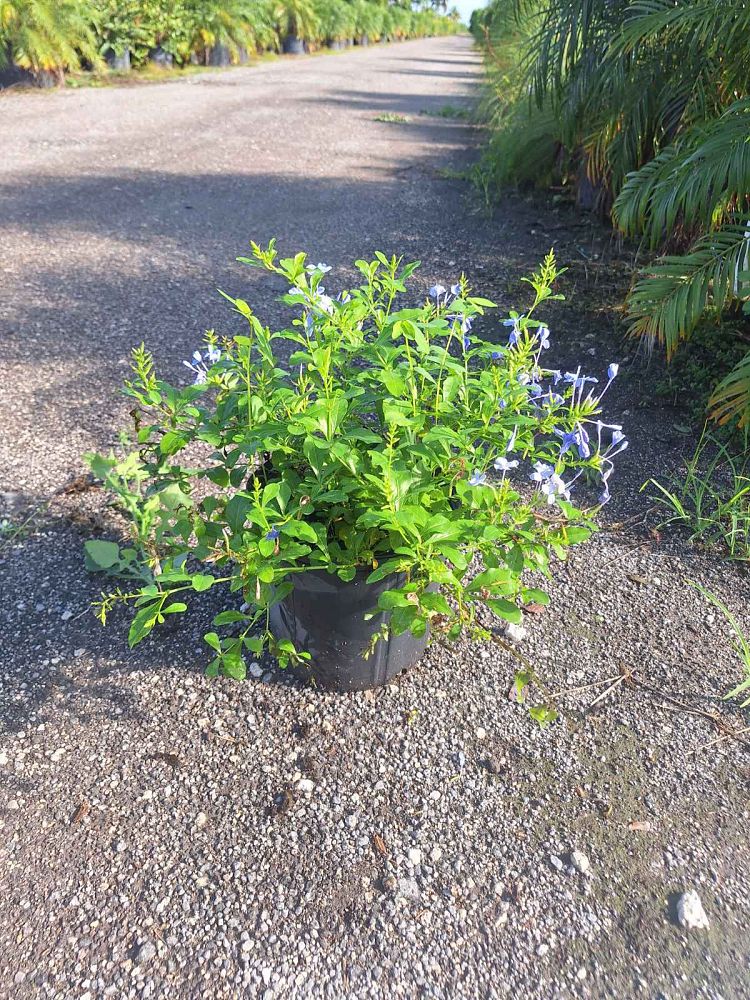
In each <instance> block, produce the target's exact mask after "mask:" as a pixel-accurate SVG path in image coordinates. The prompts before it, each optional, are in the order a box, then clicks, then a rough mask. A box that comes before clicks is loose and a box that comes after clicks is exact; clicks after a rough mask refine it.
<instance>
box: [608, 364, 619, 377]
mask: <svg viewBox="0 0 750 1000" xmlns="http://www.w3.org/2000/svg"><path fill="white" fill-rule="evenodd" d="M619 370H620V366H619V365H618V364H616V363H615V362H614V361H613V362H612V364H611V365H610V366H609V367H608V368H607V378H608V379H609V381H610V382H611V381H612V379H613V378H617V373H618V372H619Z"/></svg>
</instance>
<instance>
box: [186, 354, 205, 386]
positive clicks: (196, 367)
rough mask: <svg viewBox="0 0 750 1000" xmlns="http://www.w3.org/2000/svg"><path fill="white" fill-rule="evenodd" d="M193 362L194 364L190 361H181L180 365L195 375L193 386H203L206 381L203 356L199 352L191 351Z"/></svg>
mask: <svg viewBox="0 0 750 1000" xmlns="http://www.w3.org/2000/svg"><path fill="white" fill-rule="evenodd" d="M193 360H194V361H195V364H193V362H192V361H183V362H182V363H183V365H185V367H186V368H189V369H190V371H191V372H193V373H194V374H195V381H194V382H193V385H205V384H206V382H207V381H208V378H207V376H208V370H207V368H206V366H205V365H204V364H203V356H202V355H201V352H200V351H193Z"/></svg>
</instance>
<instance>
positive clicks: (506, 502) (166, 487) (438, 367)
mask: <svg viewBox="0 0 750 1000" xmlns="http://www.w3.org/2000/svg"><path fill="white" fill-rule="evenodd" d="M375 257H376V259H375V260H373V261H365V260H359V261H357V262H356V267H357V269H358V271H359V272H360V274H361V276H362V282H361V284H360V285H359V287H356V288H352V289H350V290H348V291H344V292H342V293H341V294H339V295H338V296H337V297H335V298H333V297H331V296H330V295H329V294H328V293H327V292H326V290H325V288H324V285H323V282H324V276H325V273H326V272H327V271H329V270H330V268H328V267H326V266H325V265H323V264H316V265H313V264H308V263H307V262H306V258H305V255H304V254H298V255H297V256H296V257H293V258H289V259H284V260H278V259H277V253H276V250H275V246H274V243H273V242H271V244H269V246H268V247H267V248H265V249H263V248H261V247H260V246H257V245H256V244H252V256H251V257H250V258H240V260H241V261H243V262H244V263H247V264H251V265H253V266H256V267H260V268H264V269H265V270H266V271H269V272H271V273H272V274H275V275H278V277H279V278H280V279H283V281H284V282H285V283H286V284H288V285H289V286H290V287H289V290H288V292H287V293H286V294H285V295H283V296H282V301H283V302H284V303H286V305H288V306H290V307H291V309H292V311H293V314H294V318H293V319H292V320H291V324H290V326H289V327H288V328H286V329H282V330H279V331H277V332H273V333H272V332H271V331H270V330H269V329H268V327H266V326H264V325H263V323H262V322H261V320H260V319H259V318H258V317H257V316H256V315H255V313H254V311H253V310H252V308H251V307H250V305H248V303H247V302H245V301H244V300H242V299H235V298H230V297H229V296H226V297H227V298H229V301H230V302H232V303H233V305H234V308H235V309H236V311H237V313H239V315H240V316H241V317H242V318H243V319H244V321H245V322H246V330H245V331H244V332H243V333H241V334H238V335H236V336H231V337H226V338H219V337H218V336H217V335H216V334H215V333H214V332H209V333H208V334H207V335H206V342H205V345H204V347H203V348H202V349H201V350H196V352H195V353H194V355H193V358H192V360H190V361H188V362H185V364H186V365H187V367H188V368H189V369H190V371H191V380H190V384H188V385H185V386H183V387H175V386H173V385H170V384H168V383H167V382H165V381H163V380H162V379H160V378H158V377H157V375H156V373H155V371H154V365H153V362H152V359H151V356H150V355H149V354H148V353H147V351H146V350H145V348H144V347H143V346H141V347H139V348H137V349H136V350H135V351H134V352H133V372H134V375H133V378H132V379H131V380H130V381H128V382H126V385H125V393H126V395H127V396H129V397H130V398H131V399H132V401H133V402H134V404H135V405H134V409H133V410H132V416H133V419H134V428H133V431H132V434H131V435H130V438H129V440H130V442H131V448H130V451H129V452H128V453H127V455H126V456H125V457H124V458H122V457H116V456H115V455H110V456H109V457H106V456H102V455H92V456H88V458H89V461H90V464H91V468H92V469H93V471H94V473H95V474H96V475H97V476H99V477H100V478H101V479H102V480H104V482H105V484H106V486H107V487H108V488H110V489H111V490H112V491H113V493H114V495H115V501H116V503H117V504H118V505H119V507H120V509H121V510H122V511H123V513H125V515H126V516H127V517H128V518H129V521H130V524H131V526H132V537H131V540H130V542H129V543H128V544H127V545H124V546H118V545H117V544H115V543H114V542H106V541H102V540H96V541H90V542H89V543H88V544H87V558H88V563H89V566H90V568H92V569H103V570H106V571H108V572H110V573H112V574H115V575H118V574H119V575H121V576H124V577H126V578H129V579H130V580H132V581H134V583H135V586H134V587H133V588H131V589H128V590H123V589H122V588H120V589H117V590H115V591H114V592H112V593H107V594H103V595H102V599H101V602H100V603H99V606H98V607H99V614H100V617H101V620H102V622H105V621H106V619H107V615H108V613H109V612H110V610H111V609H112V608H113V607H114V605H116V604H118V603H120V602H125V603H132V604H133V605H134V606H135V609H136V613H135V617H134V619H133V621H132V625H131V626H130V634H129V641H130V644H131V646H133V645H135V644H136V643H138V642H140V641H141V640H142V639H143V638H144V637H145V636H147V635H148V634H149V632H151V630H152V629H153V628H154V626H156V625H157V624H159V623H161V622H163V621H164V620H165V619H166V618H167V616H170V615H178V614H180V613H182V612H184V611H185V610H186V606H187V605H186V599H187V597H188V596H189V595H190V594H191V593H192V592H195V591H205V590H208V589H209V588H211V587H216V586H219V585H221V584H224V585H228V588H229V591H230V592H233V593H236V594H237V597H236V598H235V600H234V601H233V605H234V606H233V607H232V608H230V609H228V610H226V611H223V612H222V613H221V614H219V615H218V616H217V617H216V618H215V619H214V628H215V629H216V631H211V632H209V633H208V634H207V635H206V636H205V639H206V642H207V643H208V645H209V646H210V647H211V649H212V650H213V652H214V654H215V655H214V658H213V659H212V661H211V663H210V665H209V666H208V672H209V674H219V673H222V674H226V675H229V676H230V677H234V678H238V679H241V678H243V677H244V676H245V657H246V655H247V654H248V653H250V654H254V655H258V654H259V653H261V652H262V651H263V649H265V648H267V649H268V650H269V651H270V652H271V653H272V654H273V655H274V656H276V657H277V658H278V659H279V661H280V663H281V665H282V666H286V665H288V664H290V663H294V664H299V663H304V661H305V659H306V658H309V654H307V653H306V651H305V650H302V649H296V648H295V647H294V645H293V644H292V643H291V642H290V641H289V640H288V639H285V640H281V641H279V640H277V639H276V638H275V637H274V635H273V634H272V633H271V630H270V628H269V608H270V607H271V606H272V605H273V603H274V602H278V601H280V600H282V599H283V598H284V597H285V596H286V595H287V594H289V592H290V590H291V589H292V586H293V579H294V576H295V574H298V573H301V572H304V571H307V570H310V569H317V570H324V571H326V572H328V573H331V574H336V575H337V576H338V577H339V578H341V579H342V580H344V581H347V580H351V579H353V578H354V576H355V573H356V572H357V570H360V569H362V568H365V567H366V568H369V570H370V574H369V578H368V579H369V581H370V582H375V581H379V580H383V579H389V580H392V581H393V586H392V588H391V589H388V590H387V591H386V592H385V593H383V594H382V595H381V596H380V598H379V601H378V610H381V611H386V612H389V613H390V618H389V624H388V625H387V629H389V630H390V632H391V633H392V634H394V635H398V634H401V633H403V632H405V631H407V630H410V631H411V632H412V633H413V634H414V635H416V636H420V635H424V633H425V632H426V630H427V629H428V627H429V629H430V630H431V634H433V635H436V634H437V635H444V636H446V637H447V638H448V639H455V638H457V637H458V636H459V634H460V633H461V632H462V631H463V630H468V632H469V634H470V635H471V636H472V637H475V638H482V637H485V638H487V637H490V636H491V629H492V621H491V616H489V615H487V613H486V611H482V609H483V608H484V609H487V611H489V612H492V614H493V615H496V616H497V617H499V618H501V619H505V620H506V621H507V622H514V623H517V622H519V621H520V620H521V614H522V611H521V607H520V606H519V602H520V603H521V604H524V603H529V602H533V603H538V604H546V603H547V601H548V598H547V595H546V594H545V593H544V592H543V591H542V590H540V589H537V588H533V587H529V586H527V584H526V582H525V580H524V571H525V570H533V571H539V572H540V573H541V574H549V563H550V557H551V556H556V557H559V558H560V559H563V558H565V555H566V550H567V549H568V547H569V546H570V545H572V544H574V543H577V542H582V541H583V540H584V539H586V538H588V537H589V535H590V533H591V532H592V530H593V528H594V522H593V520H592V517H593V514H594V513H595V511H596V509H597V508H598V505H599V504H601V503H603V502H606V500H607V499H608V497H609V489H608V485H607V484H608V480H609V477H610V474H611V472H612V469H613V461H612V459H613V458H614V457H615V455H616V454H617V453H618V452H619V451H621V450H622V449H623V448H625V447H626V445H627V442H626V441H625V440H624V438H623V435H622V429H621V428H620V427H619V426H618V425H611V424H610V425H607V424H604V423H602V422H601V420H600V418H599V414H600V409H601V400H602V396H603V395H604V393H605V392H606V391H607V388H608V387H609V385H610V383H611V381H612V379H613V378H614V377H615V375H616V374H617V366H616V365H614V364H613V365H610V367H609V371H608V379H607V381H606V382H605V383H604V384H603V385H599V384H598V383H597V379H596V378H593V377H590V376H588V375H583V374H582V373H581V369H580V368H578V369H576V370H575V371H572V372H563V371H558V370H554V369H551V368H548V367H546V365H545V364H544V357H545V352H546V350H547V349H548V348H549V346H550V332H549V329H548V328H547V326H545V324H544V323H543V321H542V320H541V319H538V318H537V315H536V313H537V309H538V307H539V306H540V305H541V304H542V303H543V302H545V301H546V300H548V299H551V298H558V299H559V298H562V296H561V295H556V294H553V288H552V286H553V282H554V281H555V279H556V278H557V276H558V274H559V273H560V272H558V269H557V267H556V263H555V259H554V255H553V254H552V252H550V254H549V255H548V257H547V258H546V260H545V261H544V263H543V265H542V266H541V267H540V269H539V270H538V271H537V272H536V273H535V274H534V275H532V276H531V277H530V278H528V279H525V280H526V281H527V283H528V285H529V286H530V289H531V291H532V292H533V300H532V302H531V305H530V308H529V309H528V310H527V311H526V312H525V313H523V314H520V313H516V312H511V313H510V316H509V317H508V318H507V319H505V320H503V325H504V329H505V335H504V338H503V339H504V340H505V339H506V337H507V343H503V344H502V345H498V344H497V343H490V342H487V341H484V340H482V339H481V338H480V337H479V336H476V335H475V334H474V333H473V332H472V325H473V322H474V320H475V318H476V317H477V316H480V315H482V314H483V313H484V312H485V311H486V310H488V309H491V308H494V304H493V303H492V302H490V301H488V300H487V299H484V298H480V297H477V296H475V295H474V294H472V292H471V289H470V288H469V287H468V285H467V283H466V280H465V279H464V278H461V280H460V281H459V282H458V283H457V284H454V285H452V286H451V287H450V288H445V287H443V286H442V285H435V286H433V287H432V288H431V289H430V291H429V298H427V299H426V300H425V301H424V302H423V303H422V304H421V305H419V306H417V307H415V308H406V307H403V306H401V305H399V304H398V303H399V300H400V298H401V297H403V295H404V293H405V292H406V284H407V281H408V279H409V278H410V277H411V276H412V275H413V273H414V271H415V270H416V269H417V267H418V266H419V265H418V263H410V264H403V263H402V259H401V258H396V257H391V258H390V259H389V258H387V257H385V256H384V255H383V254H381V253H378V254H376V255H375ZM276 347H278V348H280V350H275V349H274V348H276ZM290 352H291V353H290ZM287 356H288V362H284V361H282V360H280V359H281V358H284V357H287ZM188 456H189V458H188ZM586 484H589V485H590V486H594V487H597V486H598V488H597V489H596V490H595V492H593V493H591V501H593V503H592V502H589V503H588V504H582V505H581V506H575V505H574V504H573V503H572V501H571V491H572V490H573V489H574V487H575V489H576V492H577V493H578V492H579V490H580V493H581V495H582V496H584V497H585V496H588V493H587V490H586ZM597 494H599V496H598V500H597V499H595V498H596V496H597ZM477 557H478V558H477ZM470 565H471V566H473V567H475V569H474V571H473V572H471V571H470ZM436 585H437V587H439V590H438V589H437V588H436ZM375 610H376V609H373V611H375ZM527 681H528V677H526V678H525V679H522V680H521V681H520V684H521V685H523V684H524V683H526V682H527Z"/></svg>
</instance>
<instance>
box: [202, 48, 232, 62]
mask: <svg viewBox="0 0 750 1000" xmlns="http://www.w3.org/2000/svg"><path fill="white" fill-rule="evenodd" d="M208 65H209V66H231V65H232V54H231V52H230V51H229V46H228V45H214V46H213V48H212V49H211V50H210V51H209V53H208Z"/></svg>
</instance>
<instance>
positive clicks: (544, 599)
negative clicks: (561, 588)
mask: <svg viewBox="0 0 750 1000" xmlns="http://www.w3.org/2000/svg"><path fill="white" fill-rule="evenodd" d="M521 596H522V597H523V600H524V602H525V603H526V604H542V605H544V606H545V607H546V606H547V605H548V604H549V594H547V593H545V592H544V591H543V590H535V589H533V588H532V589H531V590H524V591H523V592H522V594H521Z"/></svg>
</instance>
